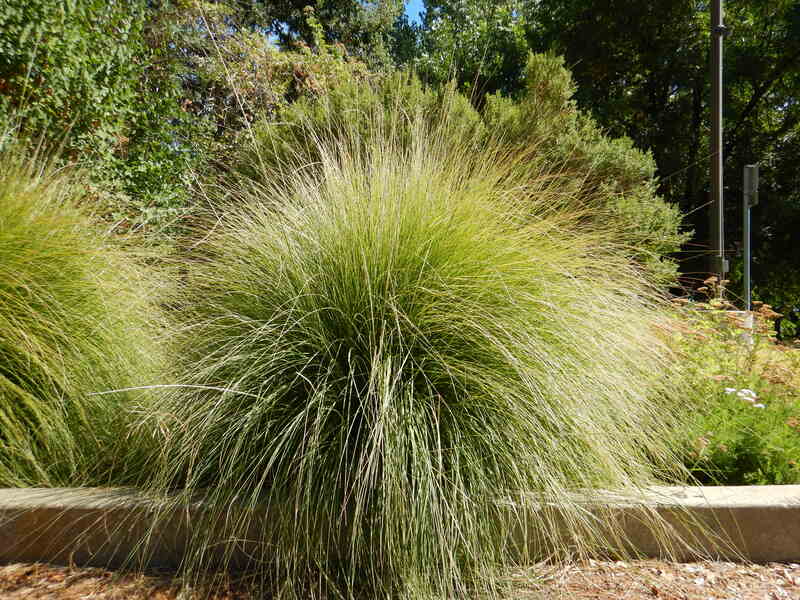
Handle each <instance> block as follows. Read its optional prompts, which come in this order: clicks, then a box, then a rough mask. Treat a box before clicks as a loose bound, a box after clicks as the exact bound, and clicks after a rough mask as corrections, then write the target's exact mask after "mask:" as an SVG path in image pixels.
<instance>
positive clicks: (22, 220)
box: [0, 149, 160, 487]
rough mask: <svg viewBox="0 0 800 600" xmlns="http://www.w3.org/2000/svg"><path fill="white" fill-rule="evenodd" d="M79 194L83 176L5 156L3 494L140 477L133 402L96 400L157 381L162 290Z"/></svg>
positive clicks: (0, 308)
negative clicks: (156, 295)
mask: <svg viewBox="0 0 800 600" xmlns="http://www.w3.org/2000/svg"><path fill="white" fill-rule="evenodd" d="M81 198H82V188H81V185H80V181H78V180H77V179H76V178H72V177H69V176H67V175H65V174H64V173H59V172H56V171H54V170H52V169H50V168H48V167H47V165H46V164H45V163H44V161H42V160H41V159H38V158H35V157H34V158H33V159H29V158H27V157H26V156H25V155H24V154H23V153H22V152H20V151H17V150H14V149H5V150H0V486H13V487H16V486H77V485H124V484H130V483H132V482H134V481H135V480H136V479H137V478H138V477H139V475H140V471H141V469H142V457H141V454H140V451H143V450H144V448H145V446H146V444H145V445H141V444H139V443H133V442H132V439H131V437H130V436H131V429H132V425H133V418H132V414H133V413H132V410H131V409H132V408H133V406H134V399H133V397H132V395H131V394H130V393H116V394H108V395H98V394H97V393H98V392H105V391H108V390H114V389H118V388H124V387H126V386H131V385H140V384H142V383H150V382H152V378H153V376H154V373H155V372H156V369H157V367H158V364H159V363H158V361H159V357H160V350H159V346H158V343H157V342H156V333H157V330H155V329H154V328H152V327H151V325H152V324H153V323H155V322H156V321H157V315H158V310H157V309H156V307H155V304H154V303H153V301H152V300H151V292H152V290H153V289H154V288H153V286H152V285H151V283H150V278H149V277H146V276H145V274H144V271H143V270H142V269H141V268H140V267H139V266H137V262H136V260H135V259H134V258H133V257H132V256H131V255H130V253H128V252H123V251H122V250H121V249H120V248H119V247H118V246H117V245H115V244H113V243H112V242H111V240H110V239H109V236H108V235H107V233H106V232H104V231H102V230H101V228H100V227H98V226H96V225H95V224H93V222H92V221H91V219H90V218H89V217H88V216H87V215H86V214H85V213H84V212H83V210H81V209H80V208H79V206H78V204H79V201H80V200H81ZM134 449H135V450H134Z"/></svg>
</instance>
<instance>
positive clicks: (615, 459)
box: [154, 111, 676, 598]
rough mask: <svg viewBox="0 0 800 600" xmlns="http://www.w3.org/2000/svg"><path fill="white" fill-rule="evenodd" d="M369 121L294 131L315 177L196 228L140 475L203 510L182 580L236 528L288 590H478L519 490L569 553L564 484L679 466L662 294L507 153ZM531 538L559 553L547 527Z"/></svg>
mask: <svg viewBox="0 0 800 600" xmlns="http://www.w3.org/2000/svg"><path fill="white" fill-rule="evenodd" d="M370 118H371V119H373V120H372V121H370V124H369V125H368V127H371V128H372V130H371V131H370V133H368V134H366V135H367V139H366V140H363V142H362V143H357V142H356V141H354V142H353V143H352V144H350V145H343V144H341V143H338V141H336V140H331V139H326V138H324V137H322V138H315V137H314V136H315V132H307V133H306V134H305V135H306V137H307V138H308V139H310V140H316V142H315V143H317V144H318V147H317V149H316V152H315V153H316V155H317V156H318V157H319V161H320V164H319V165H318V166H317V167H318V168H316V169H304V170H298V171H295V172H293V173H291V174H290V175H289V177H290V179H289V180H288V181H286V182H274V181H264V182H262V185H261V187H259V188H257V189H255V190H254V189H252V188H245V191H244V192H242V191H241V188H240V191H239V192H238V193H239V194H240V197H239V199H238V200H239V202H238V203H235V204H234V205H232V207H231V208H229V209H228V210H227V211H225V213H224V217H223V218H222V221H221V222H219V223H218V222H216V221H213V222H211V223H210V227H211V228H210V230H209V231H206V232H205V233H206V235H205V237H204V239H203V242H202V243H201V244H199V245H198V247H197V249H196V251H197V252H199V256H197V255H195V256H193V259H194V261H193V265H194V267H193V269H192V270H191V271H190V272H189V273H188V274H187V282H186V289H185V296H184V297H183V298H182V300H181V301H180V302H179V303H178V305H179V306H181V307H182V310H181V314H180V315H179V316H180V318H181V322H182V327H181V328H180V330H179V332H180V335H179V337H178V338H177V339H176V344H177V346H176V348H175V349H174V350H173V352H172V356H174V357H175V360H176V361H178V369H179V373H180V375H179V379H178V382H179V383H180V384H181V386H180V387H177V388H175V389H172V390H169V391H168V392H166V393H165V397H164V398H163V399H162V400H161V401H160V402H159V410H160V413H161V415H162V416H161V420H159V423H158V429H159V430H161V431H165V432H167V434H166V435H165V437H164V440H163V447H164V453H163V457H162V460H161V461H160V462H159V465H160V468H161V470H162V472H161V475H160V478H159V479H158V480H157V481H155V483H154V487H155V490H156V491H158V492H160V493H166V492H169V491H173V492H174V491H177V494H175V495H172V496H170V497H169V498H170V499H169V500H168V501H167V502H168V504H167V506H166V507H165V515H170V514H174V513H172V509H173V508H176V506H175V505H176V504H177V505H178V506H181V505H182V504H183V503H185V502H192V501H194V500H196V498H197V495H198V494H202V495H203V496H204V501H205V502H206V503H207V504H206V506H208V507H209V511H208V514H207V515H206V520H204V521H203V523H202V524H198V525H197V526H196V527H195V532H196V535H195V536H194V539H193V544H194V545H193V550H192V553H191V556H190V559H189V561H188V563H187V568H188V569H190V570H191V569H199V568H202V567H203V566H204V565H207V564H208V562H210V561H211V560H212V559H211V555H212V554H216V555H217V557H219V555H220V553H221V554H222V555H223V560H225V557H226V556H229V555H226V554H225V552H226V551H227V552H230V551H231V550H232V549H233V548H235V547H236V545H237V544H238V543H239V542H238V540H245V539H246V540H249V542H248V546H247V547H248V551H249V552H250V555H251V556H252V557H253V562H252V564H250V565H249V566H250V567H251V568H255V569H258V570H260V571H261V572H262V573H263V574H264V577H265V578H266V579H267V580H268V581H270V582H273V584H275V585H278V586H280V587H281V590H282V592H283V593H288V594H289V595H296V596H303V597H308V596H314V595H316V594H317V593H319V594H321V595H325V594H326V592H329V593H335V594H336V595H337V596H339V597H347V598H350V597H395V596H398V595H401V596H403V597H426V598H430V597H447V598H451V597H456V596H465V595H467V594H468V593H470V592H469V590H470V589H471V588H472V587H473V586H475V587H477V588H485V591H492V589H493V587H492V586H493V585H494V583H493V581H494V579H493V577H494V575H495V574H496V570H497V569H498V568H500V567H502V566H504V565H507V564H508V563H509V561H510V560H511V552H512V549H511V548H509V547H508V545H507V544H508V542H509V535H510V533H511V531H512V530H513V528H514V526H515V525H516V523H515V522H514V517H513V513H514V511H513V508H511V507H512V506H513V503H514V502H525V501H527V500H525V498H526V494H528V493H532V494H533V496H534V497H535V499H536V500H537V501H541V502H543V503H545V505H547V504H549V503H552V504H553V505H555V506H558V507H559V508H560V509H563V510H564V511H566V512H567V514H568V515H570V517H569V518H568V519H566V521H565V524H566V525H567V527H568V528H570V529H572V532H573V533H574V534H575V536H576V541H575V543H576V546H574V547H572V548H571V550H574V551H582V550H585V549H586V548H587V547H591V546H592V545H593V544H595V543H600V540H598V539H597V537H598V534H597V532H596V528H595V527H594V524H593V523H594V522H593V520H592V518H590V517H587V515H586V513H585V511H584V509H583V508H582V507H581V506H582V505H581V504H580V503H579V502H578V503H575V500H573V499H571V498H574V496H571V495H570V493H569V492H570V491H574V490H578V489H580V490H581V492H582V494H585V495H588V496H589V497H591V494H592V490H596V489H598V488H599V487H609V486H610V487H613V488H615V489H626V488H631V487H634V488H635V487H637V486H640V485H644V484H645V483H647V482H648V481H651V479H652V477H653V475H654V469H655V470H657V471H658V472H659V474H661V475H664V476H666V475H667V474H669V473H671V472H672V471H673V470H674V469H675V468H676V463H675V462H674V458H673V455H672V452H671V450H670V449H669V447H668V446H667V443H666V441H667V440H668V439H670V438H669V435H668V430H669V428H668V424H669V423H670V422H671V417H670V415H671V414H674V413H673V412H672V410H671V407H670V406H669V404H668V402H666V401H665V398H668V397H669V394H668V392H669V390H671V389H672V385H673V384H672V382H673V381H674V379H673V378H671V377H669V373H670V372H671V369H672V368H673V365H672V364H671V355H670V353H669V352H668V351H667V350H666V348H665V347H664V345H663V344H662V343H661V342H660V340H659V337H658V336H657V335H656V333H655V327H654V326H655V325H657V324H658V323H659V322H660V321H661V319H662V318H663V315H664V312H663V309H664V307H663V306H662V304H661V302H662V301H660V300H659V299H658V297H656V296H654V295H653V293H652V291H651V289H650V288H649V287H648V285H647V284H646V283H645V282H644V280H643V279H642V278H641V277H640V275H639V274H638V272H637V270H636V269H634V268H633V267H631V265H630V263H629V260H628V259H627V257H626V256H625V254H624V253H622V252H620V251H619V250H617V249H615V247H614V246H613V244H609V243H608V242H607V235H606V231H605V230H604V229H599V230H597V231H590V230H588V229H587V228H585V227H579V226H577V225H576V221H577V220H579V216H573V215H570V214H567V213H558V214H557V213H554V212H553V211H552V200H553V196H554V195H557V194H558V191H557V190H555V191H552V190H547V189H545V188H543V187H542V186H540V187H538V188H535V189H534V188H532V187H526V186H519V185H516V182H515V180H514V179H513V178H510V177H509V173H508V170H507V169H506V168H504V167H503V164H502V163H498V162H497V161H496V160H495V158H496V157H497V155H498V154H499V153H501V152H502V150H492V149H484V151H482V152H480V151H476V150H475V147H474V145H465V146H462V147H461V148H460V151H459V149H458V148H455V147H454V146H453V145H452V143H450V141H449V136H450V129H449V127H448V126H447V123H440V124H438V126H435V127H434V126H430V125H429V124H428V123H426V121H425V119H424V118H423V116H422V115H421V114H420V113H419V111H418V112H416V113H414V114H410V115H408V114H403V113H400V114H396V115H394V116H393V117H392V119H390V121H389V123H386V122H384V121H383V119H384V117H383V116H382V115H381V114H378V115H376V116H372V117H370ZM403 121H405V122H404V123H402V124H401V122H403ZM395 124H397V126H396V127H395V126H394V125H395ZM404 131H411V132H412V135H411V136H410V139H405V137H404ZM351 150H354V151H351ZM519 206H526V207H527V210H528V211H529V213H530V218H528V219H525V220H522V219H520V217H519V211H518V207H519ZM654 465H655V466H654ZM673 474H674V473H673ZM584 499H585V498H584ZM257 506H266V507H268V508H269V509H270V513H269V514H270V516H269V525H268V526H266V527H263V526H259V523H260V522H256V521H255V519H256V517H255V516H254V514H256V513H255V512H254V509H255V508H256V507H257ZM165 518H169V517H168V516H167V517H165ZM530 526H531V527H534V528H539V530H538V533H539V534H540V536H539V537H538V538H536V539H538V540H539V543H540V545H541V548H540V550H541V552H542V553H547V552H550V551H559V550H564V548H562V547H561V546H560V544H561V543H563V542H558V541H557V540H558V539H559V538H558V536H556V535H555V533H556V529H557V528H558V527H559V526H558V525H557V524H556V523H555V522H550V521H548V520H546V519H545V520H542V522H539V523H531V524H530ZM155 527H156V528H157V527H159V525H158V524H156V525H155ZM220 530H222V532H223V534H224V535H223V538H222V540H220V539H216V538H217V536H216V535H214V534H212V532H215V531H216V532H219V531H220ZM531 541H533V540H531ZM473 591H474V590H473ZM359 595H360V596H359ZM325 597H327V596H325Z"/></svg>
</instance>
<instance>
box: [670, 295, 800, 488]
mask: <svg viewBox="0 0 800 600" xmlns="http://www.w3.org/2000/svg"><path fill="white" fill-rule="evenodd" d="M730 308H732V306H731V305H730V304H729V303H722V302H720V301H713V302H712V303H690V304H686V305H685V306H684V308H683V309H682V310H683V312H684V315H683V321H684V325H683V326H682V328H681V329H680V330H679V333H678V334H677V336H676V343H677V344H678V345H679V348H680V351H681V353H682V361H681V362H682V370H683V373H682V377H683V378H684V379H685V380H686V382H687V383H688V384H689V387H688V388H687V389H688V390H689V392H690V393H689V395H688V396H687V398H686V411H685V412H686V415H687V419H686V425H685V429H684V431H683V432H682V434H681V436H680V439H679V440H678V446H679V448H680V450H681V452H682V453H683V457H684V461H685V463H686V466H687V467H688V468H689V469H690V470H691V472H692V473H693V474H694V475H695V476H696V477H697V479H698V480H699V481H700V482H702V483H711V484H720V485H753V484H785V483H800V379H799V378H798V373H800V351H798V350H797V349H791V348H789V347H786V346H781V345H777V344H775V343H774V341H773V340H772V339H770V333H771V327H770V324H771V323H770V319H772V318H774V316H775V313H774V312H772V311H771V310H770V308H769V307H768V306H765V305H762V306H761V307H760V308H759V309H758V310H757V311H756V313H755V315H756V327H755V331H754V332H753V333H752V334H750V333H746V332H745V330H743V329H742V328H741V327H742V323H741V322H740V319H739V318H738V317H736V316H735V315H736V313H730V312H727V311H726V309H730ZM747 332H749V330H747ZM743 335H750V336H751V338H750V339H751V340H752V344H751V343H750V342H748V338H746V337H743Z"/></svg>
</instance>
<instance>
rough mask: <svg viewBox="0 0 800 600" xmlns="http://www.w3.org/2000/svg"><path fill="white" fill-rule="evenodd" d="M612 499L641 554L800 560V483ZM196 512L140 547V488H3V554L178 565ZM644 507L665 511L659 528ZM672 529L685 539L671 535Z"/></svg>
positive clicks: (625, 540)
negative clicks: (656, 529)
mask: <svg viewBox="0 0 800 600" xmlns="http://www.w3.org/2000/svg"><path fill="white" fill-rule="evenodd" d="M607 498H608V501H607V503H604V504H603V505H602V506H601V505H595V507H594V508H591V507H590V508H591V509H592V511H593V512H594V513H595V514H596V515H597V516H598V519H599V520H600V523H601V524H603V526H606V527H609V529H613V528H615V527H616V529H615V530H618V531H621V532H622V534H621V536H620V539H621V540H622V542H621V545H622V546H624V547H625V548H626V549H627V550H632V551H633V552H636V553H638V554H640V555H643V556H649V557H664V556H667V557H670V558H673V559H676V560H689V559H694V558H718V559H727V560H745V561H751V562H800V485H787V486H742V487H658V488H652V489H651V490H648V491H647V492H646V493H645V494H642V495H641V496H639V497H632V496H620V495H616V494H612V493H609V494H607ZM536 511H537V508H536V507H535V506H533V507H532V508H531V511H530V514H528V515H527V521H528V522H529V523H535V522H536ZM196 513H197V511H193V509H192V508H191V507H189V508H186V509H184V510H182V511H180V513H179V514H174V515H169V516H168V518H166V519H163V520H162V523H163V524H164V525H163V526H162V527H160V528H159V529H160V531H159V535H158V538H150V539H147V542H146V543H147V549H146V550H147V551H146V552H145V553H144V554H142V545H143V543H145V542H143V540H144V539H146V533H147V531H148V529H149V524H150V523H151V522H152V520H153V518H154V509H153V505H152V503H149V502H148V501H147V500H146V499H145V498H144V497H143V496H142V495H141V494H139V493H137V492H135V491H133V490H122V489H96V488H87V489H74V488H70V489H63V488H62V489H40V488H30V489H0V562H50V563H55V564H70V563H74V564H79V565H96V566H119V565H122V564H125V563H126V562H128V561H129V560H130V557H131V556H132V555H134V553H136V552H139V554H140V555H144V556H147V559H146V560H145V563H146V565H147V566H150V567H168V568H174V567H176V566H177V565H179V564H180V562H181V559H182V557H183V556H184V554H185V552H186V550H187V545H188V540H189V538H190V536H191V533H192V528H193V523H195V522H196V521H197V519H196V518H193V517H194V516H196ZM645 513H649V514H657V515H658V516H660V517H661V518H662V523H661V524H662V528H661V529H662V531H661V534H658V533H654V532H653V527H652V521H651V520H649V519H647V518H643V514H645ZM665 532H666V533H667V534H668V535H667V536H666V537H672V539H673V540H674V536H675V535H677V536H678V537H680V538H681V539H682V540H683V543H678V544H675V543H669V542H668V541H665V539H666V537H665V536H664V535H663V534H664V533H665ZM525 539H527V538H525ZM525 543H528V542H525Z"/></svg>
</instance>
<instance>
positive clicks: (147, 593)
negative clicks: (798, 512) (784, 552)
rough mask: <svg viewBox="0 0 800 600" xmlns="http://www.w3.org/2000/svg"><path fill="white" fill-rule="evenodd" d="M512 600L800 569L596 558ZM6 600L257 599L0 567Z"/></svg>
mask: <svg viewBox="0 0 800 600" xmlns="http://www.w3.org/2000/svg"><path fill="white" fill-rule="evenodd" d="M509 580H510V584H511V589H512V590H513V591H512V592H510V594H511V595H510V596H509V598H508V600H800V564H794V563H792V564H778V563H771V564H768V565H748V564H741V563H731V562H702V563H699V562H698V563H672V562H665V561H658V560H638V561H599V560H590V561H586V562H581V563H574V564H569V565H561V566H545V565H537V566H535V567H531V568H530V569H527V570H524V571H519V572H516V573H513V574H511V575H510V578H509ZM0 598H1V599H2V600H23V599H24V600H78V599H81V600H84V599H86V600H145V599H147V600H189V599H195V598H198V599H199V598H209V599H210V600H252V598H250V597H249V596H248V595H247V594H246V593H245V592H243V591H242V590H241V589H238V590H237V589H236V587H235V586H232V587H231V586H227V585H221V586H217V587H216V588H214V589H212V590H208V589H206V590H203V591H199V590H198V591H195V592H192V591H191V590H187V589H186V588H185V587H182V586H181V585H180V584H179V583H177V582H175V581H174V579H173V578H172V577H171V576H169V575H168V574H164V575H152V574H151V575H141V574H130V573H127V574H125V573H115V572H112V571H107V570H105V569H95V568H78V567H59V566H54V565H44V564H27V563H26V564H19V563H18V564H8V565H0Z"/></svg>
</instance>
